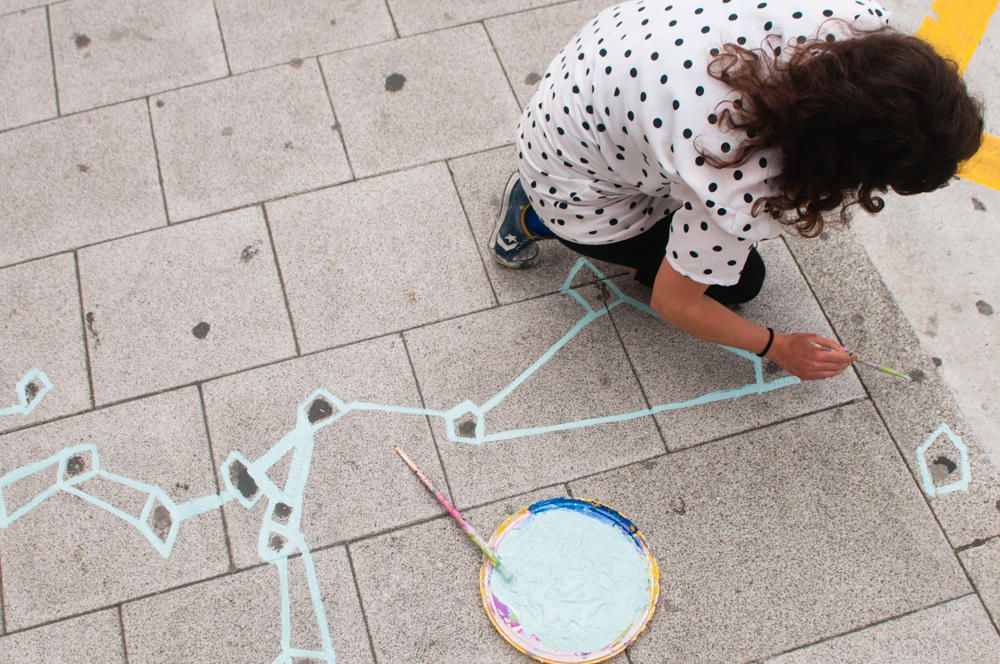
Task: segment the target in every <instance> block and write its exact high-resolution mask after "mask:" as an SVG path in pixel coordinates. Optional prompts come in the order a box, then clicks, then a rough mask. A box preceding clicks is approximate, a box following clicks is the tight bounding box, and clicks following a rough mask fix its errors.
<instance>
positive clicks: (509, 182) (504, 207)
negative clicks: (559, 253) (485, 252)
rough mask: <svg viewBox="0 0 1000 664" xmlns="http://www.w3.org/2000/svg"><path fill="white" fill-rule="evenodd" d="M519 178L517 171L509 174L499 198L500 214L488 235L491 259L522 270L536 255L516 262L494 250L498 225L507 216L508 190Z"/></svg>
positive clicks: (533, 260) (531, 263)
mask: <svg viewBox="0 0 1000 664" xmlns="http://www.w3.org/2000/svg"><path fill="white" fill-rule="evenodd" d="M519 178H520V175H518V173H516V172H515V173H514V174H513V175H511V176H510V179H509V180H507V186H506V187H504V190H503V198H502V199H501V201H502V202H501V203H500V214H498V215H497V221H496V223H495V224H493V233H492V234H491V235H490V244H489V247H490V254H491V255H492V256H493V260H495V261H496V262H497V263H499V264H500V265H503V266H504V267H509V268H511V269H514V270H523V269H525V268H529V267H531V266H533V265H534V264H535V261H536V260H538V256H535V258H532V259H531V260H530V261H525V262H521V263H516V262H514V261H508V260H506V259H504V258H502V257H501V256H500V254H498V253H497V250H496V247H497V235H499V234H500V225H501V224H502V223H503V220H504V217H506V216H507V210H508V209H509V208H510V192H511V191H513V190H514V185H515V184H517V181H518V179H519Z"/></svg>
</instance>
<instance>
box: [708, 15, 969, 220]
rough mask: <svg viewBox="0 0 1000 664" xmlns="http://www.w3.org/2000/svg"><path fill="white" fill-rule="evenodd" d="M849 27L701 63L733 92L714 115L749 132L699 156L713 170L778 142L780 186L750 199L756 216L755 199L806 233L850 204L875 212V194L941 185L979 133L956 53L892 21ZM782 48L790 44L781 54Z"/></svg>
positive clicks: (879, 202)
mask: <svg viewBox="0 0 1000 664" xmlns="http://www.w3.org/2000/svg"><path fill="white" fill-rule="evenodd" d="M846 30H847V31H849V32H851V33H853V34H852V36H853V37H854V38H852V39H840V40H837V39H835V38H830V37H828V38H827V39H824V40H819V39H817V40H808V41H806V42H803V43H798V44H793V45H783V44H781V43H780V40H779V39H778V38H777V37H775V36H772V37H769V38H768V40H767V41H765V43H764V44H763V45H762V47H761V48H759V49H754V50H748V49H745V48H742V47H740V46H737V45H734V44H726V45H725V46H724V47H723V49H722V50H721V51H717V52H716V53H718V55H717V56H716V57H715V58H714V59H713V60H712V61H711V62H710V64H709V67H708V73H709V75H711V76H712V77H714V78H716V79H718V80H720V81H722V82H724V83H726V84H728V85H729V86H730V87H732V88H734V89H735V90H736V91H737V92H738V93H739V94H740V97H739V98H738V99H736V100H733V101H728V102H723V103H722V104H720V110H719V122H720V124H721V125H722V126H727V127H729V128H732V129H741V130H744V131H745V132H746V135H747V138H746V140H744V141H743V142H742V144H741V145H740V146H739V147H737V148H735V149H734V151H733V153H732V154H730V155H726V156H725V157H721V156H719V155H714V154H707V153H705V152H702V156H704V157H705V160H706V161H707V162H708V163H710V164H712V165H713V166H715V167H717V168H721V167H725V166H737V165H740V164H743V163H745V162H746V161H747V160H748V159H749V158H750V157H751V156H752V155H753V153H754V152H756V151H758V150H760V149H762V148H770V147H776V148H779V149H780V150H781V151H782V153H783V156H784V170H783V174H782V176H781V180H780V193H778V194H777V195H775V196H770V197H765V198H761V199H758V201H757V203H756V204H755V205H754V207H753V214H754V215H755V216H756V215H757V214H758V212H759V211H760V210H761V209H762V208H763V210H765V211H766V212H768V213H770V214H771V215H772V216H773V217H774V218H775V219H780V220H781V221H782V222H783V223H785V224H788V225H794V226H795V227H796V228H797V229H798V231H799V233H800V234H802V235H804V236H807V237H812V236H815V235H818V234H819V233H820V231H822V230H823V225H824V223H825V222H831V221H833V222H840V223H846V222H847V220H848V208H849V207H850V206H851V205H855V204H857V205H860V206H861V207H862V208H864V209H865V210H866V211H868V212H878V211H880V210H881V209H882V208H883V207H884V206H885V202H884V201H883V199H882V198H881V197H879V196H877V195H875V194H876V192H879V193H885V192H886V191H887V190H888V189H889V188H891V189H893V190H894V191H895V192H897V193H899V194H903V195H910V194H916V193H921V192H928V191H933V190H934V189H937V188H939V187H942V186H944V185H946V184H947V183H948V181H949V180H950V179H951V178H952V177H954V175H955V173H956V172H957V171H958V166H959V164H960V163H961V162H963V161H965V160H966V159H969V158H970V157H972V156H973V155H974V154H975V153H976V152H977V151H978V150H979V146H980V145H981V143H982V140H983V114H982V106H981V104H980V103H979V102H977V101H976V100H974V99H973V98H971V97H970V96H969V93H968V91H967V90H966V87H965V83H964V82H963V81H962V78H961V76H960V74H959V71H958V66H957V65H956V64H955V63H954V62H952V61H950V60H946V59H945V58H942V57H941V56H940V55H938V54H937V53H936V52H935V51H934V49H933V48H932V47H931V46H930V45H929V44H928V43H926V42H924V41H922V40H920V39H918V38H916V37H909V36H906V35H902V34H900V33H897V32H895V31H894V30H891V29H889V28H883V29H880V30H876V31H871V32H863V33H861V32H858V31H857V30H855V29H853V28H850V27H847V28H846ZM781 46H784V47H785V48H792V49H793V51H792V53H790V54H789V53H786V57H785V58H779V57H778V55H779V54H780V53H781ZM775 51H777V53H775Z"/></svg>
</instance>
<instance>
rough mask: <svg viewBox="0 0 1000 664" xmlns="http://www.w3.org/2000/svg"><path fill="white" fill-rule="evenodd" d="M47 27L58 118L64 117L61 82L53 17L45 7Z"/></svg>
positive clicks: (47, 7)
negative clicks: (57, 67)
mask: <svg viewBox="0 0 1000 664" xmlns="http://www.w3.org/2000/svg"><path fill="white" fill-rule="evenodd" d="M45 25H46V28H47V29H48V33H49V60H50V61H51V62H52V92H53V93H54V94H55V96H56V117H59V116H61V115H62V111H61V110H60V105H59V81H58V79H57V78H56V49H55V47H54V46H53V43H52V16H51V15H50V14H49V6H48V5H46V6H45Z"/></svg>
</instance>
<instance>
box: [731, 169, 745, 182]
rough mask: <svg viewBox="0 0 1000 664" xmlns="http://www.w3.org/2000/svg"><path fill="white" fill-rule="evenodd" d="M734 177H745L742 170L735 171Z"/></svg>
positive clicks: (738, 178) (737, 178)
mask: <svg viewBox="0 0 1000 664" xmlns="http://www.w3.org/2000/svg"><path fill="white" fill-rule="evenodd" d="M733 178H734V179H736V180H742V179H743V171H740V170H736V171H733Z"/></svg>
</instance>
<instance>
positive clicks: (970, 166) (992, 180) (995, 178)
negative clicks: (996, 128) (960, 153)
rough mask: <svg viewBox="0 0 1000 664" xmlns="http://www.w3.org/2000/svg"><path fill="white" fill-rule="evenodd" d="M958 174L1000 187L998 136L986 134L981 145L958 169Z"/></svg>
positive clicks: (994, 187)
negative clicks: (973, 155)
mask: <svg viewBox="0 0 1000 664" xmlns="http://www.w3.org/2000/svg"><path fill="white" fill-rule="evenodd" d="M958 174H959V175H961V176H962V177H963V178H965V179H966V180H972V181H973V182H978V183H979V184H982V185H986V186H987V187H990V188H991V189H1000V138H997V137H996V136H992V135H990V134H987V135H986V138H985V140H984V141H983V147H981V148H979V152H977V153H976V156H975V157H973V158H972V159H970V160H969V161H967V162H966V163H965V164H964V165H963V166H962V168H961V169H959V171H958Z"/></svg>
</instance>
